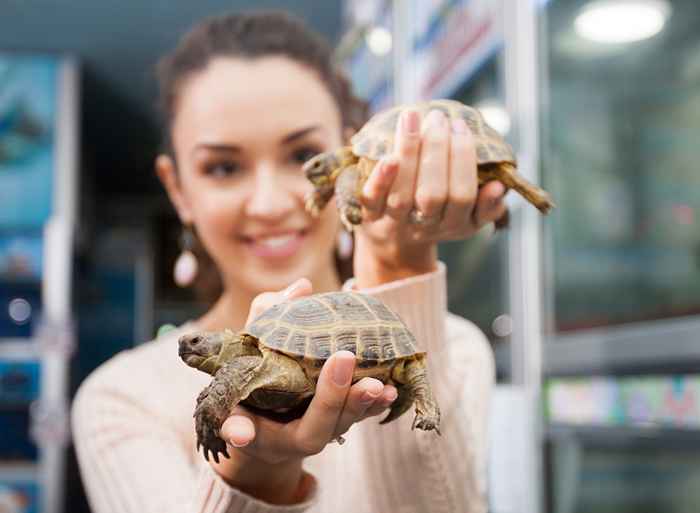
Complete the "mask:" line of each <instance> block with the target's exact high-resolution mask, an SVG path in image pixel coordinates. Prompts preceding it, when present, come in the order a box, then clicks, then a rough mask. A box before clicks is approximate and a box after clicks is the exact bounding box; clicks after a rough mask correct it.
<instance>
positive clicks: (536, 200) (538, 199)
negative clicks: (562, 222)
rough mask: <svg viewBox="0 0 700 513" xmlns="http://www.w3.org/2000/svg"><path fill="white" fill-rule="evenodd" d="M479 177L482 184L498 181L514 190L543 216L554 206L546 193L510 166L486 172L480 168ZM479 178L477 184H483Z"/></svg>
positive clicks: (501, 166)
mask: <svg viewBox="0 0 700 513" xmlns="http://www.w3.org/2000/svg"><path fill="white" fill-rule="evenodd" d="M479 175H483V182H487V181H489V180H498V181H499V182H502V183H503V185H505V186H506V187H509V188H511V189H514V190H515V191H517V192H518V193H520V195H521V196H522V197H523V198H525V199H526V200H527V201H528V202H530V203H532V204H533V205H534V206H535V207H537V210H539V211H540V212H542V213H543V214H548V213H549V211H550V210H552V209H553V208H554V207H555V206H556V205H555V204H554V202H553V201H552V197H551V196H550V195H549V193H548V192H547V191H545V190H543V189H540V188H539V187H537V186H536V185H534V184H532V183H530V182H529V181H527V180H526V179H525V178H523V177H522V176H520V175H519V174H518V173H517V172H516V171H515V167H513V165H511V164H501V165H500V166H498V167H493V168H491V169H487V170H482V169H481V168H480V169H479ZM479 178H480V180H479V182H480V183H483V182H482V176H480V177H479Z"/></svg>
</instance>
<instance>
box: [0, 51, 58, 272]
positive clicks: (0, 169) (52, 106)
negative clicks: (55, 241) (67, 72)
mask: <svg viewBox="0 0 700 513" xmlns="http://www.w3.org/2000/svg"><path fill="white" fill-rule="evenodd" d="M58 72H59V61H58V60H57V59H56V58H54V57H34V56H19V55H14V54H5V53H0V228H7V227H11V228H14V229H17V228H40V227H42V225H43V224H44V223H45V222H46V220H47V219H48V217H49V215H50V214H51V210H52V203H53V190H54V189H53V180H54V168H55V154H54V152H55V144H56V143H55V140H54V138H53V134H54V126H55V125H56V123H57V120H56V118H57V114H58V108H57V94H58V87H57V75H58ZM0 272H1V271H0Z"/></svg>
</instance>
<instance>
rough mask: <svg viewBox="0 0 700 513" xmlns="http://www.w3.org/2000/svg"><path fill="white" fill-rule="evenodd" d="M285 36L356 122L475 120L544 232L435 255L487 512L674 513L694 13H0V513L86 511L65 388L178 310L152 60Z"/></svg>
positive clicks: (582, 5) (656, 2)
mask: <svg viewBox="0 0 700 513" xmlns="http://www.w3.org/2000/svg"><path fill="white" fill-rule="evenodd" d="M251 7H264V8H283V9H286V10H289V11H290V12H293V13H295V14H298V15H300V16H302V17H303V18H304V19H305V20H307V21H308V23H309V24H310V25H311V26H312V27H314V28H316V29H317V30H319V31H320V32H321V33H323V34H324V35H325V36H326V37H327V38H328V39H329V40H330V41H331V42H332V43H333V44H334V45H336V46H337V48H338V50H337V55H338V59H339V61H340V62H341V63H342V65H343V66H344V67H345V69H346V70H347V72H348V73H349V74H350V76H351V77H352V79H353V83H354V86H355V88H356V91H357V92H358V93H359V95H361V96H362V97H364V98H366V99H367V100H369V101H370V103H371V105H372V108H373V110H375V111H376V110H378V109H381V108H384V107H387V106H390V105H393V104H395V103H402V102H408V101H416V100H420V99H427V98H443V97H449V98H455V99H458V100H461V101H463V102H465V103H469V104H471V105H475V106H477V107H479V108H481V109H482V111H483V113H484V114H485V116H486V117H487V119H488V120H489V122H490V123H491V124H492V125H493V126H494V128H496V129H498V130H499V131H500V132H501V133H502V134H504V136H505V137H506V138H507V139H508V141H509V142H510V143H511V144H512V145H513V147H514V148H515V150H516V152H517V155H518V160H519V165H520V172H521V173H522V174H524V175H525V176H527V177H529V178H530V179H532V180H534V181H539V182H540V183H541V184H543V186H544V187H545V188H546V189H547V190H549V191H550V192H551V193H552V194H553V196H554V198H555V200H556V202H557V203H558V205H559V208H557V209H556V210H554V211H553V213H552V214H551V215H550V216H548V217H547V218H544V219H542V218H541V216H540V215H539V214H538V213H537V212H536V211H535V210H534V209H532V208H529V207H525V208H521V207H523V204H522V202H521V201H520V200H519V197H517V196H516V195H514V194H511V195H509V197H508V202H509V206H510V209H511V211H512V221H511V227H510V229H509V230H507V231H502V232H498V233H497V234H495V235H491V234H490V233H486V232H484V233H482V234H479V235H478V236H476V237H474V238H473V239H471V240H469V241H466V242H458V243H450V244H445V245H444V246H442V247H441V258H442V259H443V260H444V261H445V262H446V263H447V264H448V268H449V301H450V308H451V310H452V311H454V312H456V313H459V314H460V315H462V316H464V317H466V318H469V319H471V320H473V321H475V322H476V323H477V324H478V325H479V326H480V327H481V329H482V330H483V331H484V332H485V333H486V334H487V336H488V337H489V339H490V340H491V342H492V345H493V349H494V351H495V354H496V358H497V367H498V387H497V390H496V394H495V397H494V402H493V408H492V427H491V436H492V449H491V457H490V467H489V475H490V485H489V494H490V500H491V511H492V512H494V513H511V512H512V513H516V512H517V513H537V512H548V513H607V512H610V513H612V512H615V513H626V512H635V513H639V512H644V513H657V512H658V513H697V512H698V511H700V443H699V442H700V343H698V342H700V230H699V229H698V226H699V225H698V222H699V219H698V216H700V211H698V207H699V206H700V173H699V172H698V171H699V169H698V168H699V164H698V163H699V162H700V144H698V134H700V31H698V29H697V27H698V26H700V4H698V2H697V1H696V0H590V1H589V0H550V1H546V0H431V1H424V0H420V1H419V0H393V1H390V0H386V1H381V0H356V1H343V0H323V1H320V0H319V1H313V0H295V1H293V2H292V1H287V2H284V1H259V0H258V1H255V2H253V1H244V0H229V1H226V2H225V1H219V0H202V1H200V2H196V3H195V2H186V1H183V0H176V1H175V0H173V1H168V2H165V1H162V0H154V1H151V2H137V1H133V0H122V1H120V2H115V1H112V0H102V1H100V2H88V1H85V0H76V1H73V2H60V1H57V0H21V1H20V0H5V1H3V2H0V433H1V435H0V512H2V513H5V512H9V513H19V512H22V513H25V512H26V513H60V512H62V511H66V512H87V511H89V509H88V506H87V502H86V500H85V497H84V494H83V491H82V486H81V483H80V478H79V474H78V470H77V466H76V463H75V457H74V454H73V450H72V447H71V443H70V433H69V429H68V408H69V405H70V401H71V397H72V395H73V393H74V392H75V390H76V388H77V386H78V384H79V383H80V382H81V381H82V380H83V379H84V378H85V376H86V375H87V374H88V373H89V372H90V371H91V370H92V369H94V368H95V367H96V366H98V365H99V364H100V363H102V362H103V361H105V360H106V359H108V358H109V357H110V356H112V355H114V354H115V353H116V352H118V351H121V350H123V349H127V348H129V347H132V346H133V345H134V343H135V342H134V341H146V340H149V339H151V338H153V336H154V334H155V333H156V331H157V330H158V328H159V327H160V326H161V325H163V324H166V323H167V324H178V323H180V322H182V321H184V320H186V319H190V318H192V317H194V316H196V315H197V313H198V312H199V311H201V309H202V306H201V305H198V304H197V303H196V302H195V301H194V298H193V297H192V296H191V295H190V294H189V293H187V292H186V291H183V290H182V289H179V288H177V287H176V286H175V285H174V283H173V281H172V266H173V263H174V261H175V258H176V256H177V253H178V247H177V237H178V234H179V225H178V222H177V219H176V216H175V214H174V211H173V210H172V208H171V207H170V206H169V204H168V203H167V199H166V197H165V194H164V192H163V191H162V189H161V187H160V185H159V184H158V183H157V181H156V178H155V175H154V172H153V161H154V157H155V155H156V154H157V151H158V148H159V144H160V127H159V123H158V118H157V113H156V109H155V99H156V81H155V76H154V65H155V62H156V60H157V58H158V57H159V56H160V55H161V54H162V53H164V52H166V51H167V50H169V49H170V48H172V47H173V45H174V44H175V43H176V41H177V39H178V37H179V36H180V35H181V34H182V33H183V32H184V31H185V30H186V29H187V28H189V27H190V26H191V24H192V23H193V22H195V21H196V20H198V19H200V18H202V17H204V16H207V15H211V14H218V13H222V12H226V11H229V10H237V9H239V10H240V9H248V8H251Z"/></svg>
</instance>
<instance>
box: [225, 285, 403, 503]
mask: <svg viewBox="0 0 700 513" xmlns="http://www.w3.org/2000/svg"><path fill="white" fill-rule="evenodd" d="M309 294H311V283H310V282H309V281H308V280H306V279H300V280H297V281H296V282H294V283H293V284H292V285H290V286H289V287H288V288H287V289H285V290H284V291H281V292H274V293H273V292H266V293H263V294H260V295H259V296H257V297H256V298H255V300H254V301H253V303H252V305H251V310H250V313H249V315H248V321H247V322H246V324H247V323H248V322H250V321H251V320H252V319H253V318H254V317H256V316H257V315H259V314H260V313H262V312H263V311H264V310H266V309H267V308H270V307H271V306H273V305H275V304H277V303H281V302H283V301H286V300H289V299H294V298H298V297H302V296H305V295H309ZM354 368H355V356H354V355H353V354H352V353H350V352H348V351H339V352H338V353H335V354H333V355H332V356H331V357H330V358H329V359H328V361H327V362H326V363H325V365H324V366H323V369H322V370H321V375H320V376H319V378H318V383H317V385H316V392H315V395H314V397H313V399H312V400H311V403H310V404H309V407H308V409H307V410H306V412H305V413H304V415H303V416H302V417H301V418H299V419H296V420H293V421H291V422H289V423H279V422H276V421H273V420H270V419H267V418H265V417H261V416H258V415H255V414H253V413H251V412H250V411H248V410H247V409H246V408H245V407H243V406H238V407H236V409H235V410H234V412H233V414H232V415H231V416H230V417H229V418H228V419H226V421H225V422H224V424H223V426H222V427H221V430H220V435H219V436H220V437H221V438H222V439H223V440H224V441H225V442H226V444H227V449H228V453H229V455H230V456H231V457H230V459H225V458H223V459H221V462H220V463H218V464H217V463H214V462H211V464H212V466H213V467H214V469H215V470H216V471H217V472H218V473H219V474H220V475H221V476H222V477H223V478H224V479H225V480H226V481H227V482H229V483H230V484H232V485H233V486H235V487H236V488H238V489H240V490H242V491H244V492H246V493H248V494H250V495H253V496H254V497H257V498H259V499H261V500H266V501H267V502H271V503H282V504H291V503H294V502H299V501H300V500H303V499H304V497H305V495H306V493H307V492H308V487H309V482H308V481H309V479H311V478H310V476H308V475H306V479H303V477H304V474H303V473H302V470H301V462H302V460H303V459H304V458H305V457H306V456H311V455H313V454H318V453H319V452H321V451H322V450H323V449H324V447H325V446H326V445H327V444H328V443H330V442H332V441H334V440H336V439H337V438H338V437H339V436H341V435H343V434H344V433H345V432H346V431H347V430H348V429H350V427H351V426H352V425H353V424H354V423H355V422H359V421H361V420H363V419H366V418H368V417H372V416H375V415H379V414H381V413H383V412H384V411H385V410H386V409H387V408H388V407H389V406H390V405H391V403H392V402H393V401H394V400H395V399H396V396H397V392H396V388H395V387H393V386H392V385H384V384H383V383H382V382H381V381H379V380H377V379H373V378H363V379H361V380H360V381H358V382H357V383H355V384H354V385H351V382H352V374H353V371H354ZM311 480H312V479H311ZM285 492H286V493H285Z"/></svg>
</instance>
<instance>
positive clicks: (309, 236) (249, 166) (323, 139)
mask: <svg viewBox="0 0 700 513" xmlns="http://www.w3.org/2000/svg"><path fill="white" fill-rule="evenodd" d="M175 108H176V112H175V119H174V122H173V127H172V138H173V144H174V148H175V155H176V160H177V175H176V180H174V181H173V180H171V182H173V183H171V184H168V183H167V182H168V180H167V179H165V180H164V181H166V186H168V190H169V193H170V196H171V198H172V199H173V200H174V202H175V204H176V208H177V209H178V212H179V214H180V217H181V220H182V221H183V222H184V223H187V224H192V225H194V227H195V228H196V230H197V233H198V235H199V238H200V240H201V241H202V243H203V244H204V246H205V248H206V249H207V251H208V252H209V254H210V255H211V256H212V258H213V259H214V261H215V262H216V264H217V266H218V267H219V270H220V271H221V274H222V277H223V279H224V282H225V286H226V288H227V289H229V290H234V291H235V290H236V289H238V290H246V291H248V292H252V293H258V292H260V291H264V290H277V289H281V288H283V287H285V286H287V285H288V284H289V283H290V282H292V281H293V280H295V279H297V278H299V277H302V276H305V277H308V278H310V279H311V280H312V282H314V283H316V282H319V281H323V280H326V281H327V279H328V276H329V273H331V272H333V273H334V272H335V271H334V268H333V248H334V246H335V239H336V234H337V230H338V216H337V213H336V211H335V208H332V205H331V206H329V207H327V208H326V209H325V210H324V212H323V214H322V215H321V217H320V218H318V219H314V218H312V217H310V216H309V215H308V214H307V213H306V211H305V209H304V196H305V194H306V193H307V192H308V191H310V190H311V185H310V184H309V183H308V181H307V180H306V178H305V177H304V175H303V173H302V171H301V167H302V164H303V163H304V162H305V161H306V160H307V159H309V158H310V157H311V156H313V155H314V154H315V153H319V152H323V151H329V150H333V149H336V148H337V147H338V146H340V144H341V142H342V141H341V132H342V130H341V119H340V113H339V110H338V108H337V106H336V104H335V102H334V100H333V98H332V96H331V95H330V93H329V92H328V91H327V90H326V89H325V87H324V85H323V83H322V82H321V81H320V79H319V78H317V76H316V75H315V74H314V72H313V71H311V70H310V69H307V68H306V67H304V66H303V65H300V64H298V63H296V62H294V61H292V60H290V59H287V58H284V57H265V58H259V59H254V60H244V59H238V58H217V59H214V60H212V61H211V62H210V63H209V65H208V66H207V68H206V69H205V70H204V71H202V72H200V73H197V74H195V75H193V76H192V77H190V78H189V79H188V80H187V81H185V82H184V83H183V85H182V87H181V89H180V91H179V97H178V102H177V105H176V107H175ZM161 177H163V173H161Z"/></svg>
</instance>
